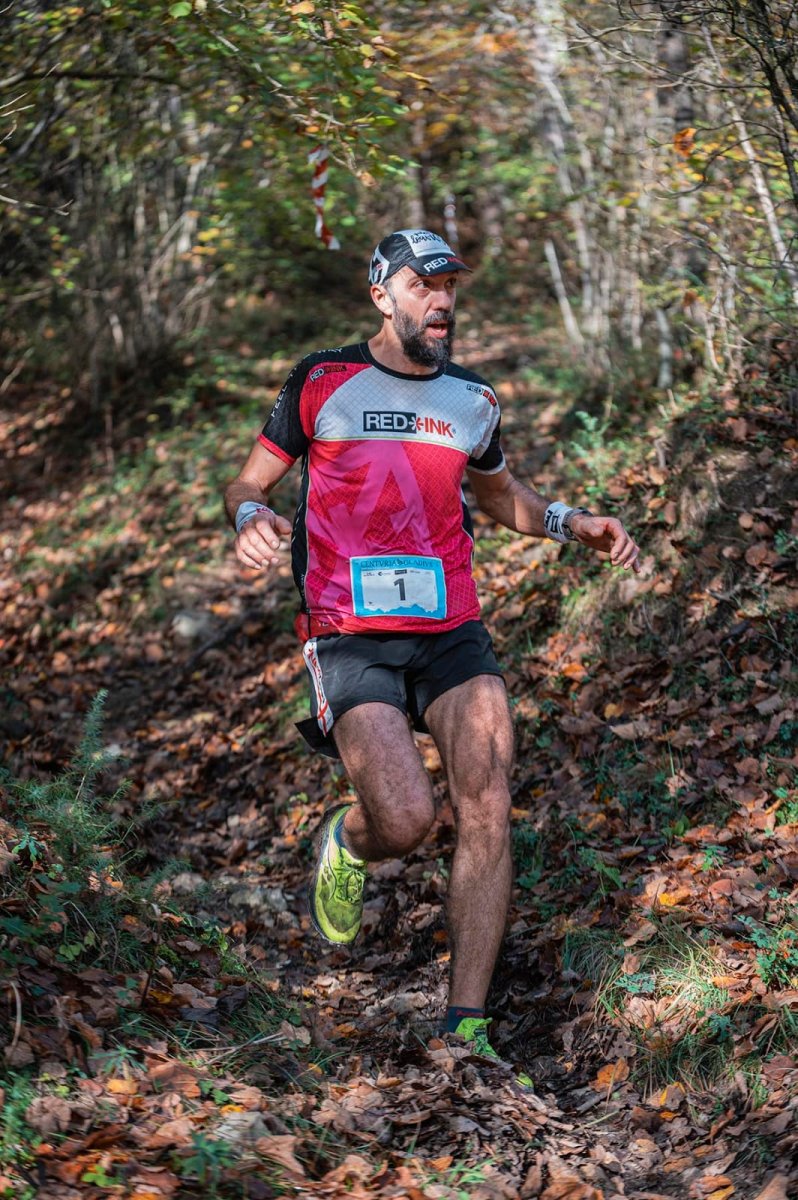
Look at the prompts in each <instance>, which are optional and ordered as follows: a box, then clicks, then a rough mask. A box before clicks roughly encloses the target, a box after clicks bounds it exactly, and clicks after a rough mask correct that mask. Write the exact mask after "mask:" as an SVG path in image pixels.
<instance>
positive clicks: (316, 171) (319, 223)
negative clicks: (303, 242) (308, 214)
mask: <svg viewBox="0 0 798 1200" xmlns="http://www.w3.org/2000/svg"><path fill="white" fill-rule="evenodd" d="M329 153H330V152H329V150H328V149H327V147H326V146H317V147H316V149H315V150H311V152H310V154H309V155H308V162H309V163H311V164H312V166H313V183H312V185H311V191H312V192H313V203H314V205H315V206H316V237H317V238H320V239H321V240H322V241H323V242H324V245H325V246H326V247H327V249H328V250H340V249H341V244H340V242H339V241H338V238H337V237H334V236H333V234H332V232H331V231H330V230H329V229H328V228H327V226H326V224H325V223H324V192H325V190H326V188H327V158H328V157H329Z"/></svg>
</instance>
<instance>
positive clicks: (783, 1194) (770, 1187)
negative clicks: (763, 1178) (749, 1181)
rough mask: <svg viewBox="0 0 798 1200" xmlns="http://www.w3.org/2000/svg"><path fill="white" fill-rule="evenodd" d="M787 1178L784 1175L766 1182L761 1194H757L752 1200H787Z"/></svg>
mask: <svg viewBox="0 0 798 1200" xmlns="http://www.w3.org/2000/svg"><path fill="white" fill-rule="evenodd" d="M789 1182H790V1181H789V1178H788V1177H787V1176H786V1175H774V1176H773V1177H772V1178H771V1179H769V1180H768V1181H767V1183H766V1184H765V1186H764V1188H763V1189H762V1191H761V1192H758V1193H757V1195H756V1196H755V1197H754V1200H787V1184H788V1183H789Z"/></svg>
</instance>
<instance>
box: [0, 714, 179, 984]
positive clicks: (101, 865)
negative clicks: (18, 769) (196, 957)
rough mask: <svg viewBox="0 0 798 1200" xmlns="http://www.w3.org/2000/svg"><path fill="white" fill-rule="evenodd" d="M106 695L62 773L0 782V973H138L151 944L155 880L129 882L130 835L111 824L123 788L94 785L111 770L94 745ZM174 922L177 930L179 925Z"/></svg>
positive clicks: (154, 939)
mask: <svg viewBox="0 0 798 1200" xmlns="http://www.w3.org/2000/svg"><path fill="white" fill-rule="evenodd" d="M105 699H106V693H105V692H100V693H99V694H98V695H97V697H96V698H95V700H94V702H93V703H92V705H91V709H90V711H89V713H88V716H87V718H86V721H85V724H84V729H83V734H82V736H81V739H80V741H79V743H78V746H77V749H76V750H75V752H74V754H73V756H72V758H71V759H70V761H69V763H68V764H67V766H66V767H65V769H64V770H63V771H62V772H61V773H60V774H58V775H57V776H56V777H55V778H53V779H51V780H49V781H46V782H42V781H39V780H35V779H24V780H20V779H15V778H14V777H13V775H12V774H11V773H10V772H9V771H5V770H4V771H3V772H2V773H0V787H2V790H3V792H4V794H5V800H6V804H5V812H6V814H7V817H8V820H7V821H6V822H3V823H2V824H0V837H1V838H2V840H3V842H4V843H5V853H4V855H3V873H2V875H0V900H2V908H0V964H5V966H6V968H7V969H11V968H13V967H17V966H19V965H20V964H26V963H27V964H32V963H34V962H37V961H38V962H43V963H60V964H62V965H71V966H75V967H79V966H80V965H81V964H82V963H84V962H90V963H91V965H93V966H104V967H107V968H109V969H115V968H119V967H122V968H130V969H133V970H135V969H137V968H139V967H141V966H142V965H143V964H144V963H145V962H146V961H147V960H148V959H150V958H151V957H152V948H153V946H154V945H157V943H158V942H159V941H160V930H161V926H162V924H163V920H164V916H165V915H167V916H168V914H164V911H163V907H162V906H161V905H159V904H157V903H156V890H157V886H158V883H159V882H160V879H161V877H162V874H163V873H162V872H161V873H160V874H159V876H157V877H150V878H148V879H144V880H142V879H139V878H137V877H136V876H134V875H133V874H131V872H130V870H129V863H130V861H131V859H132V858H134V857H135V851H134V849H133V847H132V845H131V844H130V835H131V832H132V826H131V825H129V824H128V825H125V823H124V822H123V821H122V820H121V819H120V817H119V815H118V811H117V810H118V802H119V801H120V800H121V798H122V797H123V796H124V794H125V793H126V791H127V788H128V785H127V783H123V784H122V785H121V786H119V787H117V788H116V789H115V790H114V791H113V792H112V793H111V794H110V795H106V794H104V793H103V790H102V788H101V782H102V778H103V776H104V775H105V774H106V773H107V772H108V770H109V768H110V766H111V765H112V763H114V762H115V760H114V759H113V757H112V756H111V755H109V753H108V752H107V750H105V749H104V747H103V745H102V722H103V708H104V705H105ZM175 918H176V919H177V920H178V921H179V920H181V918H179V917H177V916H176V914H175Z"/></svg>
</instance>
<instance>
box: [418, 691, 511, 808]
mask: <svg viewBox="0 0 798 1200" xmlns="http://www.w3.org/2000/svg"><path fill="white" fill-rule="evenodd" d="M424 720H425V722H426V725H427V728H428V729H429V731H430V733H431V734H432V737H433V739H434V741H435V744H436V746H437V747H438V750H439V751H440V755H441V759H442V760H443V764H444V766H445V768H446V774H447V776H448V779H449V787H450V789H451V792H452V799H453V800H455V801H456V799H457V798H458V797H465V796H478V795H482V794H484V793H485V792H486V791H489V790H491V789H493V788H495V787H497V786H500V787H502V786H506V784H507V781H508V779H509V775H510V769H511V767H512V760H513V724H512V718H511V717H510V707H509V704H508V703H507V691H506V689H505V686H504V682H503V681H502V679H501V678H499V677H498V676H496V675H476V676H474V677H473V678H472V679H468V680H466V682H465V683H461V684H459V685H458V686H457V687H453V688H451V689H450V690H449V691H447V692H444V693H443V694H442V695H441V696H438V698H437V699H436V700H434V701H433V702H432V703H431V704H430V705H429V707H428V708H427V709H426V711H425V713H424Z"/></svg>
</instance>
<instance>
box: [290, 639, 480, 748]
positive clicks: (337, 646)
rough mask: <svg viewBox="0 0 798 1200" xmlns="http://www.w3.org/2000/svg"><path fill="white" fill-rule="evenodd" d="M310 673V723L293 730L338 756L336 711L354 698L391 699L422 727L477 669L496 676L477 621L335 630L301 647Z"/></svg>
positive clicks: (422, 729)
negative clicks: (430, 711)
mask: <svg viewBox="0 0 798 1200" xmlns="http://www.w3.org/2000/svg"><path fill="white" fill-rule="evenodd" d="M303 653H304V658H305V666H306V667H307V669H308V675H309V677H310V711H311V714H312V716H311V718H310V720H308V721H300V722H298V724H297V729H298V730H299V731H300V733H301V734H302V736H303V737H304V739H305V741H306V742H307V743H308V745H309V746H311V748H312V749H314V750H320V751H321V753H322V754H327V755H328V756H329V757H330V758H338V757H340V756H339V754H338V751H337V749H336V747H335V741H334V739H333V737H332V729H333V725H334V723H335V721H336V720H337V718H338V717H340V716H342V715H343V714H344V713H345V712H348V711H349V709H350V708H357V707H358V705H360V704H371V703H374V702H375V701H376V702H377V703H381V704H392V705H393V706H394V708H398V709H400V710H401V711H402V712H403V713H407V715H408V716H409V717H410V719H411V721H412V722H413V726H414V728H415V729H418V730H419V732H422V733H423V732H426V726H425V725H424V712H425V710H426V709H427V708H428V706H429V705H430V704H431V703H432V701H433V700H436V699H437V698H438V696H442V695H443V693H444V692H448V691H449V689H450V688H453V687H457V685H458V684H460V683H465V682H466V680H468V679H473V678H474V676H475V675H498V676H499V677H501V671H500V669H499V664H498V663H497V661H496V655H495V654H494V652H493V643H492V642H491V640H490V634H489V633H488V631H487V629H486V628H485V626H484V625H483V624H482V622H481V621H466V622H465V623H464V624H463V625H458V626H457V628H456V629H450V630H447V631H446V632H445V633H427V634H415V633H368V634H366V633H334V634H328V635H327V636H325V637H318V638H310V640H309V641H307V642H306V643H305V648H304V651H303Z"/></svg>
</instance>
